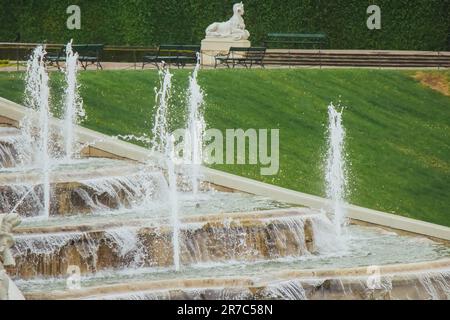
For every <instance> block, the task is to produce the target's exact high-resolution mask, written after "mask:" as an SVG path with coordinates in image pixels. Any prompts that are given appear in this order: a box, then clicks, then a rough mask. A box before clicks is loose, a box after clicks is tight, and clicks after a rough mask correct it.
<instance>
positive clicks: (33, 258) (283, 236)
mask: <svg viewBox="0 0 450 320" xmlns="http://www.w3.org/2000/svg"><path fill="white" fill-rule="evenodd" d="M319 218H320V214H319V213H318V212H314V211H311V210H308V209H302V208H293V209H283V210H267V211H259V212H252V213H229V214H210V215H206V216H205V215H202V216H190V217H185V218H183V219H182V220H181V227H180V252H181V264H182V265H187V266H189V265H197V264H205V263H226V262H227V261H241V262H255V261H264V260H273V259H280V258H287V257H297V258H298V257H301V256H303V255H309V254H312V253H314V251H315V245H314V232H313V227H312V225H313V223H314V220H315V219H319ZM80 230H84V231H80ZM172 235H173V228H172V227H171V226H170V219H168V218H166V219H164V218H160V219H147V220H145V219H136V220H129V221H128V222H127V223H126V224H124V223H123V222H119V223H117V224H116V225H114V223H111V222H110V223H109V224H102V223H98V224H94V223H91V224H89V225H78V226H77V225H71V226H70V227H63V226H59V227H58V226H51V227H35V228H33V227H27V228H19V229H18V230H17V236H16V245H15V247H14V256H15V258H16V261H17V266H16V267H15V268H14V269H10V270H9V271H10V274H11V275H13V276H14V277H15V278H17V279H27V278H33V277H49V276H52V277H60V276H64V275H65V274H66V272H67V270H68V267H69V266H71V265H76V266H78V267H79V268H80V271H81V273H92V272H99V271H102V270H111V269H116V270H117V269H125V268H168V267H169V268H170V267H171V266H173V264H174V261H173V243H172Z"/></svg>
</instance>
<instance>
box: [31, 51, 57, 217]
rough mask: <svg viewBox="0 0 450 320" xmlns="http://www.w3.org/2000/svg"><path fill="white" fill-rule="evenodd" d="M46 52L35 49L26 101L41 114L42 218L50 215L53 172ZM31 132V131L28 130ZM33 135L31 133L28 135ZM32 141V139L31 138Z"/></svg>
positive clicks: (32, 56)
mask: <svg viewBox="0 0 450 320" xmlns="http://www.w3.org/2000/svg"><path fill="white" fill-rule="evenodd" d="M45 54H46V51H45V49H44V47H43V46H38V47H36V49H34V51H33V54H32V55H31V57H30V59H29V60H28V63H27V75H26V89H25V93H26V96H27V99H26V101H27V102H28V105H29V106H30V107H32V108H33V109H35V110H38V112H39V143H38V145H39V154H40V159H39V161H40V168H41V170H42V185H43V212H42V213H41V216H42V217H44V218H48V217H49V213H50V170H51V164H50V162H51V155H50V148H49V143H50V141H49V140H50V126H49V120H50V117H51V113H50V107H49V99H50V89H49V86H48V80H49V78H48V74H47V71H46V70H45V63H44V57H45ZM28 130H31V129H28ZM28 134H30V135H31V133H28ZM30 140H31V138H30Z"/></svg>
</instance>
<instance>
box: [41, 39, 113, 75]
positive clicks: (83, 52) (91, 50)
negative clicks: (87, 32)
mask: <svg viewBox="0 0 450 320" xmlns="http://www.w3.org/2000/svg"><path fill="white" fill-rule="evenodd" d="M103 47H104V46H103V44H75V45H72V50H73V52H77V53H78V61H79V62H80V64H81V66H82V67H83V69H84V70H86V69H87V67H88V65H89V64H95V65H96V66H97V69H98V68H100V69H103V67H102V65H101V63H100V58H101V54H102V52H103ZM45 60H46V62H47V63H48V64H50V65H53V64H55V63H56V66H57V67H58V69H61V67H60V65H59V63H60V62H65V61H66V47H65V46H64V47H62V48H61V49H60V50H59V51H58V52H57V53H53V54H47V55H46V56H45Z"/></svg>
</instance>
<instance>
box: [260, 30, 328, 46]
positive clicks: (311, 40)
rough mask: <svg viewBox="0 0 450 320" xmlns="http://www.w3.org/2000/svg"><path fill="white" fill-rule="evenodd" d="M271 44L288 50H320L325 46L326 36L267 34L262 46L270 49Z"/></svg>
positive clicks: (322, 34)
mask: <svg viewBox="0 0 450 320" xmlns="http://www.w3.org/2000/svg"><path fill="white" fill-rule="evenodd" d="M273 44H277V45H281V46H283V47H288V48H292V47H294V46H295V47H302V48H312V49H322V48H323V47H325V46H326V44H327V36H326V35H325V34H324V33H268V34H267V38H266V39H265V40H264V45H265V46H266V47H270V46H271V45H273Z"/></svg>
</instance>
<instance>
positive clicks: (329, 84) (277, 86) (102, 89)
mask: <svg viewBox="0 0 450 320" xmlns="http://www.w3.org/2000/svg"><path fill="white" fill-rule="evenodd" d="M173 72H174V74H175V76H174V85H175V89H174V94H173V95H174V105H175V107H174V108H173V111H172V114H173V115H174V117H173V118H174V119H175V120H174V122H173V127H178V126H180V124H182V123H183V116H184V105H183V99H184V92H183V91H184V90H185V88H186V86H187V77H188V75H189V71H188V70H174V71H173ZM411 75H412V73H411V72H406V71H388V70H362V69H361V70H356V69H355V70H351V69H345V70H344V69H341V70H331V69H329V70H311V69H310V70H210V71H202V72H201V73H200V76H199V77H200V79H199V81H200V83H201V85H202V86H203V88H204V90H205V92H206V93H207V96H206V101H207V104H206V118H207V122H208V127H214V128H219V129H223V130H224V129H226V128H242V129H248V128H256V129H258V128H279V129H280V172H279V174H278V175H277V176H260V174H259V168H257V167H254V166H249V165H234V166H231V165H220V166H216V168H218V169H221V170H225V171H229V172H232V173H235V174H238V175H242V176H246V177H250V178H254V179H258V180H262V181H264V182H268V183H272V184H276V185H280V186H283V187H287V188H290V189H295V190H299V191H303V192H308V193H312V194H317V195H323V194H324V187H323V173H322V167H323V165H322V164H323V160H324V158H323V157H324V156H323V155H324V152H325V150H326V145H325V141H326V125H327V105H328V104H329V103H330V102H331V101H333V102H335V103H338V102H339V101H340V102H341V104H342V105H343V106H345V111H344V124H345V127H346V130H347V157H348V160H349V162H350V163H351V166H350V182H351V183H350V190H349V191H350V194H349V200H350V202H352V203H354V204H357V205H361V206H365V207H369V208H374V209H378V210H382V211H387V212H393V213H397V214H401V215H404V216H408V217H413V218H417V219H422V220H425V221H430V222H434V223H439V224H443V225H447V226H450V213H449V209H448V208H449V199H450V179H449V177H450V175H449V173H450V168H449V167H450V165H449V158H450V148H449V141H450V140H449V132H450V131H449V119H450V98H449V97H445V96H444V95H442V94H440V93H438V92H435V91H433V90H431V89H429V88H426V87H424V86H423V85H421V84H420V83H418V82H417V81H416V80H414V79H413V78H412V77H411ZM446 76H447V77H448V76H449V73H448V72H447V73H446ZM21 77H22V75H20V74H17V73H11V74H7V73H1V74H0V96H3V97H6V98H9V99H12V100H14V101H17V102H20V101H21V91H22V88H23V83H22V80H21ZM80 78H81V82H82V96H83V98H84V102H85V107H86V109H87V113H88V119H87V120H86V122H85V126H87V127H89V128H92V129H95V130H99V131H102V132H105V133H108V134H130V133H131V134H137V135H140V134H143V133H147V134H148V133H149V131H150V127H151V122H152V110H153V105H154V91H153V88H154V87H155V86H157V85H158V77H157V73H156V72H154V71H144V72H142V71H136V72H135V71H104V72H84V73H82V74H81V77H80ZM60 81H61V77H58V76H55V75H53V76H52V82H53V83H52V84H53V86H54V87H55V88H56V87H57V86H58V82H60ZM55 91H56V90H55ZM55 95H56V94H55Z"/></svg>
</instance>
